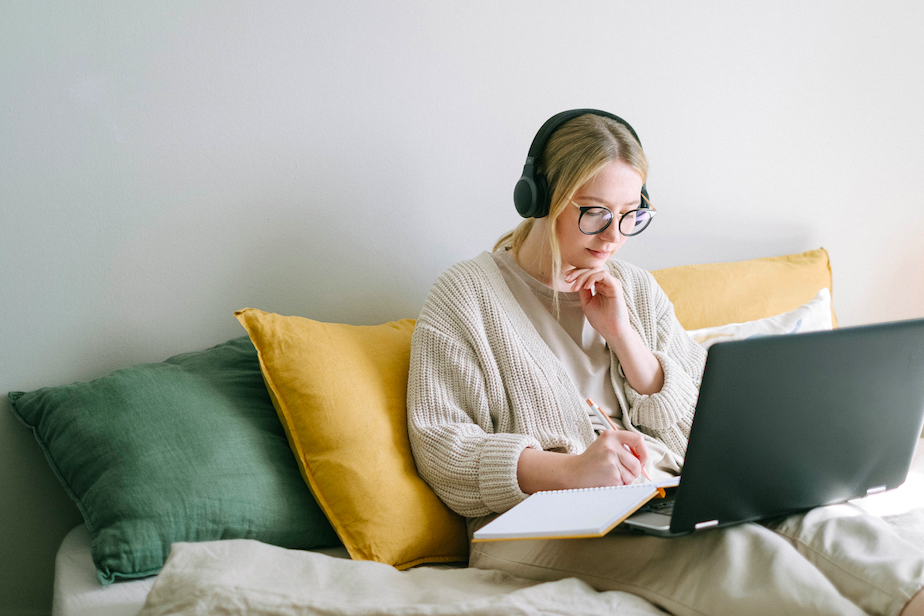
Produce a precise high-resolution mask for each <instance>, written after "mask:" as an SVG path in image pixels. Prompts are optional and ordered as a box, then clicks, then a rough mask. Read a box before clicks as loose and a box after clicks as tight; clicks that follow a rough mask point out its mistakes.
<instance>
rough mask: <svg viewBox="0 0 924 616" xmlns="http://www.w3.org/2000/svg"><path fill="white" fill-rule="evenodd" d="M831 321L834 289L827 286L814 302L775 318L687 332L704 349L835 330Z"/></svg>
mask: <svg viewBox="0 0 924 616" xmlns="http://www.w3.org/2000/svg"><path fill="white" fill-rule="evenodd" d="M833 327H834V324H833V323H832V321H831V291H830V290H828V288H827V287H825V288H823V289H822V290H821V291H819V292H818V295H816V296H815V298H814V299H812V301H810V302H809V303H807V304H803V305H802V306H799V307H798V308H796V309H795V310H792V311H790V312H784V313H783V314H778V315H776V316H775V317H767V318H765V319H757V320H756V321H748V322H747V323H729V324H728V325H720V326H718V327H704V328H702V329H692V330H690V331H688V332H687V333H688V334H689V335H690V337H691V338H693V339H694V340H696V341H697V342H698V343H699V344H700V346H702V347H703V348H704V349H708V348H709V347H711V346H712V345H713V344H715V343H716V342H726V341H728V340H744V339H745V338H754V337H757V336H777V335H780V334H801V333H805V332H816V331H822V330H826V329H833Z"/></svg>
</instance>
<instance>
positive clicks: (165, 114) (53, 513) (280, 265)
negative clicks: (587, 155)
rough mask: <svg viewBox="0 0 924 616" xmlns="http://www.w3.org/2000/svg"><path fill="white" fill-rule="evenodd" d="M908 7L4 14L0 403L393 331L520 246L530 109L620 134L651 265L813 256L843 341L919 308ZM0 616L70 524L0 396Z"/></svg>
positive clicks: (918, 79)
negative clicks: (466, 273) (312, 332)
mask: <svg viewBox="0 0 924 616" xmlns="http://www.w3.org/2000/svg"><path fill="white" fill-rule="evenodd" d="M922 6H924V5H921V3H919V2H916V1H913V0H906V1H904V2H899V1H895V2H889V3H878V2H873V1H869V2H843V1H838V0H825V1H817V2H804V1H803V0H782V1H776V2H772V3H771V2H766V3H757V4H755V3H743V2H735V1H731V0H727V1H714V2H667V1H663V2H623V1H614V0H606V1H600V2H550V1H538V0H531V1H522V2H515V1H509V0H508V1H505V2H493V1H490V2H488V1H485V2H473V1H466V2H426V1H424V0H414V1H404V2H399V1H394V0H390V1H388V2H384V1H382V2H379V1H374V2H373V1H361V2H359V1H357V2H343V1H338V2H328V3H320V2H304V1H302V0H287V1H275V2H243V1H237V2H223V1H222V2H219V1H214V2H183V1H179V0H173V1H163V2H144V3H143V2H123V1H121V0H101V1H99V2H93V3H87V2H65V1H63V0H62V1H61V2H34V1H32V0H22V1H13V0H6V1H5V2H3V3H2V4H0V233H2V235H0V264H2V269H0V318H2V321H0V323H2V325H0V349H2V351H3V352H2V355H0V392H6V391H8V390H16V389H19V390H29V389H33V388H36V387H39V386H43V385H56V384H62V383H67V382H70V381H73V380H76V379H87V378H93V377H96V376H100V375H103V374H105V373H107V372H108V371H110V370H112V369H115V368H118V367H121V366H124V365H127V364H129V363H135V362H141V361H159V360H161V359H164V358H166V357H168V356H170V355H173V354H175V353H179V352H183V351H189V350H194V349H199V348H204V347H205V346H208V345H212V344H215V343H218V342H222V341H224V340H227V339H228V338H230V337H233V336H237V335H240V334H242V333H243V330H241V329H240V328H239V326H238V325H237V324H236V322H235V320H234V319H233V318H232V316H231V313H232V312H233V311H234V310H235V309H238V308H241V307H244V306H254V307H259V308H262V309H265V310H269V311H275V312H280V313H285V314H299V315H304V316H310V317H312V318H316V319H320V320H336V321H343V322H349V323H375V322H381V321H384V320H389V319H394V318H399V317H412V316H415V315H416V313H417V311H418V310H419V308H420V306H421V304H422V302H423V299H424V297H425V294H426V292H427V289H428V286H429V284H430V283H431V282H432V280H433V279H434V278H435V277H436V276H437V275H438V274H439V272H440V271H442V270H443V269H444V268H446V267H447V266H449V265H450V264H451V263H453V262H455V261H457V260H459V259H462V258H466V257H469V256H473V255H474V254H476V253H477V252H479V251H481V250H483V249H485V248H489V247H490V246H491V245H492V243H493V241H494V240H495V239H496V238H497V236H498V235H500V233H501V232H502V231H504V230H506V229H508V228H510V227H512V226H513V225H514V224H516V223H517V221H518V218H517V216H516V213H515V211H514V209H513V206H512V203H511V193H512V190H513V185H514V182H515V180H516V179H517V177H519V173H520V169H521V166H522V164H523V160H524V158H525V156H526V151H527V149H528V146H529V143H530V141H531V139H532V137H533V134H534V132H535V131H536V129H537V128H538V127H539V125H540V124H541V123H542V122H543V121H544V120H545V119H546V118H547V117H548V116H550V115H552V114H553V113H555V112H557V111H560V110H563V109H567V108H572V107H583V106H590V107H600V108H603V109H607V110H610V111H613V112H615V113H618V114H620V115H622V116H623V117H625V118H626V119H628V120H629V121H630V122H632V124H633V125H634V127H635V128H636V129H637V130H638V132H639V134H640V136H641V138H642V142H643V144H644V145H645V147H646V151H647V152H648V155H649V158H650V160H651V167H652V171H651V175H650V178H649V188H650V191H651V195H652V198H653V199H654V201H655V203H656V205H657V207H658V209H659V212H661V215H660V216H659V218H658V219H657V221H656V223H655V226H653V227H652V228H651V229H650V230H649V231H647V232H646V233H645V235H643V236H641V237H640V238H638V239H636V240H632V242H631V243H630V245H629V246H628V247H627V248H626V250H625V253H623V255H622V256H623V257H625V258H627V259H630V260H634V261H635V262H637V263H639V264H640V265H642V266H645V267H649V268H659V267H665V266H670V265H677V264H682V263H691V262H704V261H717V260H736V259H745V258H751V257H758V256H768V255H775V254H784V253H789V252H799V251H802V250H806V249H809V248H815V247H818V246H824V247H825V248H827V249H828V250H829V251H830V253H831V259H832V263H833V268H834V278H835V284H834V302H835V307H836V310H837V312H838V316H839V317H840V321H841V323H842V324H843V325H851V324H859V323H864V322H871V321H882V320H892V319H903V318H910V317H921V316H924V243H922V242H921V241H920V238H921V237H922V236H924V212H922V209H921V205H922V201H924V181H922V178H921V172H920V170H921V168H922V167H924V153H922V152H924V148H922V147H921V144H922V142H924V115H922V113H921V109H922V107H924V105H922V103H924V72H922V70H921V64H922V60H924V37H921V36H920V32H921V27H922V24H924V8H922ZM0 407H2V408H0V495H2V496H0V502H2V504H0V606H2V607H0V613H3V614H16V613H22V614H25V613H43V612H47V610H48V609H49V606H50V588H51V576H52V566H53V554H54V551H55V549H56V547H57V544H58V542H59V541H60V539H61V537H62V536H63V534H64V533H65V532H66V531H67V530H68V529H69V528H70V527H72V526H73V525H76V524H77V523H79V516H78V514H77V512H76V508H74V506H73V505H71V504H70V503H69V502H68V500H67V498H66V497H65V496H64V494H63V491H62V490H61V489H60V488H59V487H58V486H57V483H56V481H55V479H54V478H53V477H52V475H51V473H50V471H49V470H48V468H47V464H46V463H45V462H44V459H43V458H42V456H41V454H40V453H39V451H38V448H37V447H36V445H35V443H34V442H32V439H31V436H29V435H28V433H27V432H26V430H25V429H24V428H23V427H22V426H20V425H18V423H16V422H15V420H14V419H13V417H12V414H11V413H9V412H8V410H7V409H8V408H9V405H8V403H7V402H6V400H5V399H4V400H3V401H2V402H0Z"/></svg>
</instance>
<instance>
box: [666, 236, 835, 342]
mask: <svg viewBox="0 0 924 616" xmlns="http://www.w3.org/2000/svg"><path fill="white" fill-rule="evenodd" d="M651 273H652V275H653V276H654V277H655V280H657V281H658V284H659V285H660V286H661V288H662V289H664V292H665V293H667V296H668V297H670V299H671V301H672V302H673V303H674V310H675V311H676V314H677V319H678V320H679V321H680V323H681V325H683V327H684V329H688V330H689V329H701V328H703V327H715V326H717V325H726V324H728V323H744V322H746V321H754V320H756V319H763V318H766V317H772V316H774V315H778V314H782V313H784V312H788V311H790V310H795V309H796V308H798V307H799V306H801V305H802V304H806V303H808V302H809V301H810V300H811V299H812V298H813V297H814V296H815V294H816V293H818V290H819V289H822V288H825V287H827V288H828V289H831V290H832V293H833V289H834V287H833V286H832V280H831V264H830V261H829V259H828V253H827V251H826V250H825V249H824V248H818V249H816V250H809V251H806V252H803V253H800V254H793V255H784V256H781V257H767V258H763V259H751V260H748V261H737V262H731V263H707V264H702V265H680V266H677V267H670V268H666V269H661V270H655V271H653V272H651ZM831 318H832V320H833V323H834V326H835V327H837V316H836V315H834V313H833V311H832V315H831Z"/></svg>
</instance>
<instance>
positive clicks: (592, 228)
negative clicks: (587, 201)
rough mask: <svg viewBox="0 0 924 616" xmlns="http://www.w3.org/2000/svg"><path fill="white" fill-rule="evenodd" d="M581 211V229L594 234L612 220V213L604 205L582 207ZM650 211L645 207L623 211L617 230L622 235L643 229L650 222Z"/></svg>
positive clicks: (633, 233) (636, 233) (579, 223)
mask: <svg viewBox="0 0 924 616" xmlns="http://www.w3.org/2000/svg"><path fill="white" fill-rule="evenodd" d="M582 209H583V212H582V214H581V218H580V219H579V221H578V226H579V227H580V229H581V231H582V232H584V233H586V234H588V235H594V234H596V233H600V232H602V231H603V230H604V229H606V228H607V227H609V226H610V223H611V222H613V213H612V212H611V211H609V210H608V209H607V208H605V207H589V208H586V209H585V208H582ZM651 218H652V216H651V212H650V211H649V210H647V209H636V210H632V211H630V212H627V213H625V214H624V215H623V216H622V217H621V218H620V219H619V232H620V233H622V234H623V235H626V236H629V235H638V234H639V233H641V232H642V231H644V230H645V227H647V226H648V223H650V222H651Z"/></svg>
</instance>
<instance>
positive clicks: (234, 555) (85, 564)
mask: <svg viewBox="0 0 924 616" xmlns="http://www.w3.org/2000/svg"><path fill="white" fill-rule="evenodd" d="M854 502H856V503H858V504H861V505H862V506H863V507H864V508H866V509H867V510H868V511H870V512H871V513H875V514H877V515H881V516H883V517H884V518H885V519H886V520H888V521H889V522H890V523H891V524H892V525H893V526H894V527H895V528H896V529H898V530H899V532H900V533H902V535H903V536H904V537H905V538H906V539H907V540H909V541H911V542H912V543H915V544H916V545H919V546H921V547H922V548H924V439H920V440H919V442H918V448H917V451H916V453H915V457H914V462H913V463H912V467H911V471H910V472H909V475H908V480H907V481H906V483H905V484H904V485H902V486H901V487H899V488H898V489H896V490H893V491H890V492H885V493H881V494H876V495H873V496H868V497H866V498H863V499H858V500H857V501H854ZM91 541H92V537H91V536H90V533H89V531H88V530H87V528H86V526H84V525H81V526H78V527H76V528H74V529H73V530H72V531H71V532H70V533H68V535H67V536H66V537H65V539H64V541H63V542H62V543H61V548H60V549H59V550H58V555H57V559H56V562H55V586H54V588H55V595H54V602H53V612H52V613H53V615H54V616H136V615H137V614H138V613H139V611H141V609H142V607H143V606H144V603H145V599H146V597H147V595H148V593H149V592H150V590H151V587H152V586H153V584H154V580H155V578H154V577H148V578H143V579H140V580H133V581H127V582H118V583H115V584H111V585H109V586H101V585H100V583H99V581H98V580H97V578H96V571H95V567H94V564H93V559H92V556H91ZM207 545H208V544H200V545H199V546H198V547H200V548H205V547H207ZM314 552H316V553H317V554H319V555H323V556H325V557H327V558H330V559H342V560H349V559H350V556H349V554H348V553H347V551H346V549H345V548H344V547H342V546H340V547H335V548H321V549H317V550H315V551H314ZM270 555H273V556H275V554H273V553H272V552H270V553H269V554H268V555H267V556H270ZM226 558H228V559H229V561H230V562H239V561H240V560H242V559H243V558H244V557H243V556H242V554H241V552H240V551H237V550H235V551H232V552H230V554H229V555H227V556H226ZM355 564H358V563H355ZM319 566H320V567H326V568H327V569H330V568H331V567H330V565H329V563H328V562H326V561H325V560H324V559H321V560H320V565H319ZM460 566H461V565H455V566H453V565H429V566H428V565H423V567H426V568H429V569H432V570H434V571H439V570H446V569H453V568H455V567H460ZM441 575H442V576H446V574H441V573H435V574H434V577H431V578H429V579H428V581H432V582H436V583H437V584H443V583H444V580H442V579H441V578H440V577H439V576H441ZM452 575H453V574H451V573H450V574H448V576H452ZM448 576H446V577H448ZM365 579H367V580H368V579H369V577H368V576H367V577H366V578H365ZM496 582H497V581H496V580H495V581H493V582H491V584H495V583H496ZM169 584H170V583H169V582H166V581H165V582H164V585H165V586H167V587H168V588H169ZM383 584H384V581H383ZM447 586H448V585H447ZM453 586H454V588H455V589H456V592H458V593H465V592H467V593H468V594H469V595H470V596H472V597H476V596H484V595H485V589H484V588H483V586H484V581H483V580H475V581H473V580H465V579H461V580H459V579H456V580H453ZM496 586H497V588H498V589H504V590H506V591H507V592H511V591H510V589H509V586H507V585H502V584H500V583H497V584H496ZM311 590H312V592H313V593H314V592H315V591H314V589H311ZM370 590H371V589H370ZM581 591H584V592H585V593H586V589H583V588H580V587H577V588H571V587H565V588H557V589H556V592H557V594H558V596H559V597H560V598H561V599H562V600H564V599H565V598H566V597H570V596H571V595H581V594H582V593H581ZM606 594H609V593H606ZM614 594H615V595H618V593H614ZM620 598H621V599H622V600H623V601H624V602H625V603H626V604H627V605H622V606H621V607H622V608H623V612H622V613H626V614H632V613H651V614H659V613H663V612H661V611H660V610H657V609H656V608H654V606H650V608H651V609H650V610H648V609H647V608H646V607H645V606H644V605H642V604H640V603H638V602H633V601H632V598H631V597H620ZM568 601H569V602H570V601H572V599H571V598H569V599H568ZM639 602H641V600H640V599H639ZM604 613H605V612H604Z"/></svg>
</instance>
